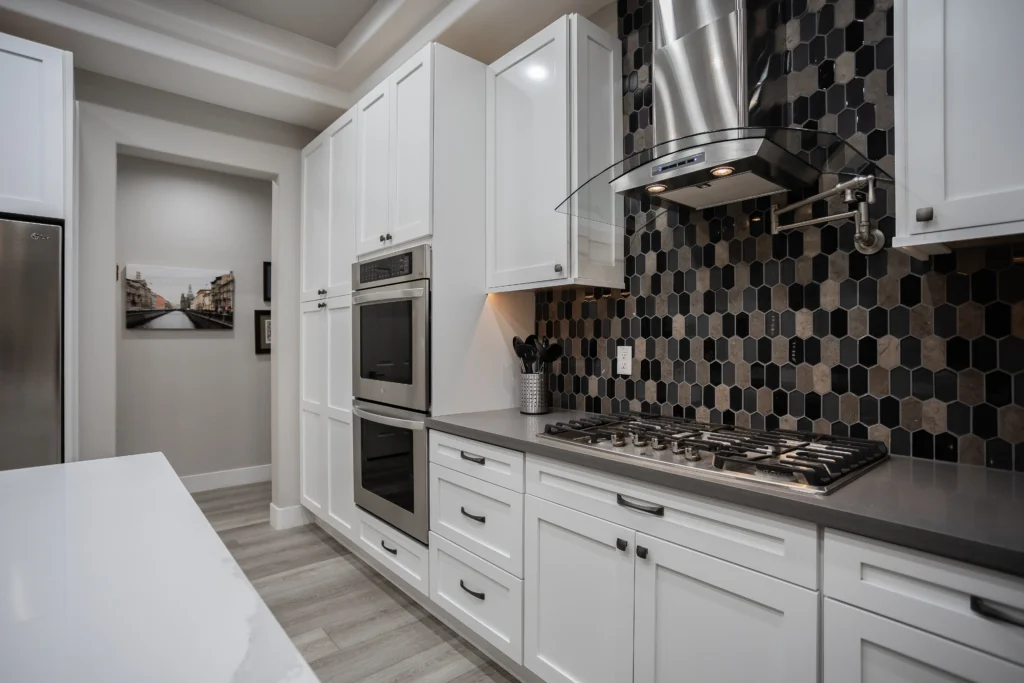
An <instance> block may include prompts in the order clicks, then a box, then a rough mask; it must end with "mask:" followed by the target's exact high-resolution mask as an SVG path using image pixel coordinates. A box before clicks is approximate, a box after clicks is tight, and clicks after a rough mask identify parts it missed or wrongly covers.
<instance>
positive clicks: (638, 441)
mask: <svg viewBox="0 0 1024 683" xmlns="http://www.w3.org/2000/svg"><path fill="white" fill-rule="evenodd" d="M633 445H634V446H636V447H638V448H642V447H644V446H646V445H647V436H646V435H644V434H634V435H633Z"/></svg>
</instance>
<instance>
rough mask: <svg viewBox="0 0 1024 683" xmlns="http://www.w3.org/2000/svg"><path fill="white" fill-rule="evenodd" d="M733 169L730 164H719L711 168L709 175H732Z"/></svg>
mask: <svg viewBox="0 0 1024 683" xmlns="http://www.w3.org/2000/svg"><path fill="white" fill-rule="evenodd" d="M735 170H736V169H734V168H733V167H732V166H719V167H718V168H713V169H711V175H713V176H717V177H719V178H724V177H725V176H727V175H732V172H733V171H735Z"/></svg>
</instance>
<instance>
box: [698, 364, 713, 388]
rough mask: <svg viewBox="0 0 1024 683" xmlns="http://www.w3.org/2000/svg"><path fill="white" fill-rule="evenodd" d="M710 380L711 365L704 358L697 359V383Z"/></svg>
mask: <svg viewBox="0 0 1024 683" xmlns="http://www.w3.org/2000/svg"><path fill="white" fill-rule="evenodd" d="M710 381H711V366H710V365H709V364H708V362H707V361H706V360H699V361H697V384H707V383H708V382H710Z"/></svg>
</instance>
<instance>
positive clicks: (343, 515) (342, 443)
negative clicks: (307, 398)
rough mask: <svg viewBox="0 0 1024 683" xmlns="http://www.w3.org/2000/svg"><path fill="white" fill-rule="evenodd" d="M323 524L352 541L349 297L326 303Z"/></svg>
mask: <svg viewBox="0 0 1024 683" xmlns="http://www.w3.org/2000/svg"><path fill="white" fill-rule="evenodd" d="M326 303H327V311H326V316H327V322H326V325H325V326H326V331H327V333H326V341H327V347H326V348H327V351H326V353H325V354H324V356H325V358H326V361H327V367H326V375H327V395H326V408H325V411H324V414H325V416H326V424H327V427H326V431H327V434H326V442H325V446H326V448H325V451H326V457H327V486H328V489H327V521H328V523H330V524H331V525H332V526H334V528H336V529H337V530H338V531H340V532H342V533H343V534H345V535H347V536H351V537H353V538H354V535H353V534H354V533H355V532H354V531H353V529H355V528H356V527H355V511H356V510H355V502H354V501H355V499H354V494H353V485H352V476H353V474H352V472H353V470H352V467H353V464H352V297H351V296H337V297H332V298H330V299H328V300H327V302H326Z"/></svg>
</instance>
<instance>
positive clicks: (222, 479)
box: [181, 465, 270, 493]
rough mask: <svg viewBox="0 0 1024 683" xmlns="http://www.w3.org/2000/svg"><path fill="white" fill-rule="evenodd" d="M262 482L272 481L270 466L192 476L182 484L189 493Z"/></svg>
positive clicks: (188, 476)
mask: <svg viewBox="0 0 1024 683" xmlns="http://www.w3.org/2000/svg"><path fill="white" fill-rule="evenodd" d="M260 481H270V465H256V466H255V467H240V468H238V469H237V470H220V471H219V472H207V473H205V474H190V475H187V476H184V477H182V478H181V483H182V484H184V485H185V488H186V489H187V490H188V492H189V493H199V492H200V491H212V490H213V489H225V488H227V487H229V486H241V485H243V484H255V483H257V482H260Z"/></svg>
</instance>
